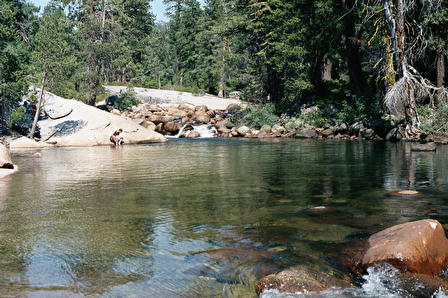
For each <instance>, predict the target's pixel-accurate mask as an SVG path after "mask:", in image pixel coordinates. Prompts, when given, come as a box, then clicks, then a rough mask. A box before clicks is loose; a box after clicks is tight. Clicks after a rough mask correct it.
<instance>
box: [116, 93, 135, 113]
mask: <svg viewBox="0 0 448 298" xmlns="http://www.w3.org/2000/svg"><path fill="white" fill-rule="evenodd" d="M140 102H141V100H140V99H139V98H138V97H137V95H136V94H135V92H124V93H123V94H121V95H120V96H118V98H117V100H116V101H115V103H114V107H115V108H117V109H118V110H120V111H123V110H126V109H127V108H130V107H132V106H136V105H138V104H139V103H140Z"/></svg>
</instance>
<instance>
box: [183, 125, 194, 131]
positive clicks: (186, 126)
mask: <svg viewBox="0 0 448 298" xmlns="http://www.w3.org/2000/svg"><path fill="white" fill-rule="evenodd" d="M193 129H194V127H193V125H191V124H187V125H185V127H184V131H190V130H193Z"/></svg>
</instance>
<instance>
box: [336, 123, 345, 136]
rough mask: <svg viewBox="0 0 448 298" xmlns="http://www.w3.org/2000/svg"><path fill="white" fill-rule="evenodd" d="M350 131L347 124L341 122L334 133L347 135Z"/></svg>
mask: <svg viewBox="0 0 448 298" xmlns="http://www.w3.org/2000/svg"><path fill="white" fill-rule="evenodd" d="M347 131H348V126H347V124H345V123H343V122H341V123H338V124H337V125H336V126H335V127H334V133H335V134H345V133H346V132H347Z"/></svg>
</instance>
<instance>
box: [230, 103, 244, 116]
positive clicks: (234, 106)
mask: <svg viewBox="0 0 448 298" xmlns="http://www.w3.org/2000/svg"><path fill="white" fill-rule="evenodd" d="M240 110H241V106H240V105H238V104H236V103H231V104H229V105H228V106H227V108H226V112H227V113H229V114H236V113H238V112H239V111H240Z"/></svg>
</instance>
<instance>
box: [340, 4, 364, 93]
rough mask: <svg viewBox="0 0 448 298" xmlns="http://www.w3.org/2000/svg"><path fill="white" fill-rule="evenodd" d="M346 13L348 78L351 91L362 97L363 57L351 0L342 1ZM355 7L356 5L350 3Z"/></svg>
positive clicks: (345, 30) (345, 31)
mask: <svg viewBox="0 0 448 298" xmlns="http://www.w3.org/2000/svg"><path fill="white" fill-rule="evenodd" d="M341 1H342V6H343V8H344V11H345V13H346V14H347V15H346V16H345V17H344V35H345V46H346V58H347V67H348V76H349V79H350V91H351V93H352V94H353V95H357V96H361V95H362V94H363V91H364V74H363V73H362V69H361V57H360V53H359V43H358V42H356V40H358V39H356V38H355V36H356V28H355V19H354V17H353V14H352V13H351V12H350V9H351V8H350V7H349V3H348V2H352V1H350V0H341ZM350 5H351V6H352V5H354V3H350Z"/></svg>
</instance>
